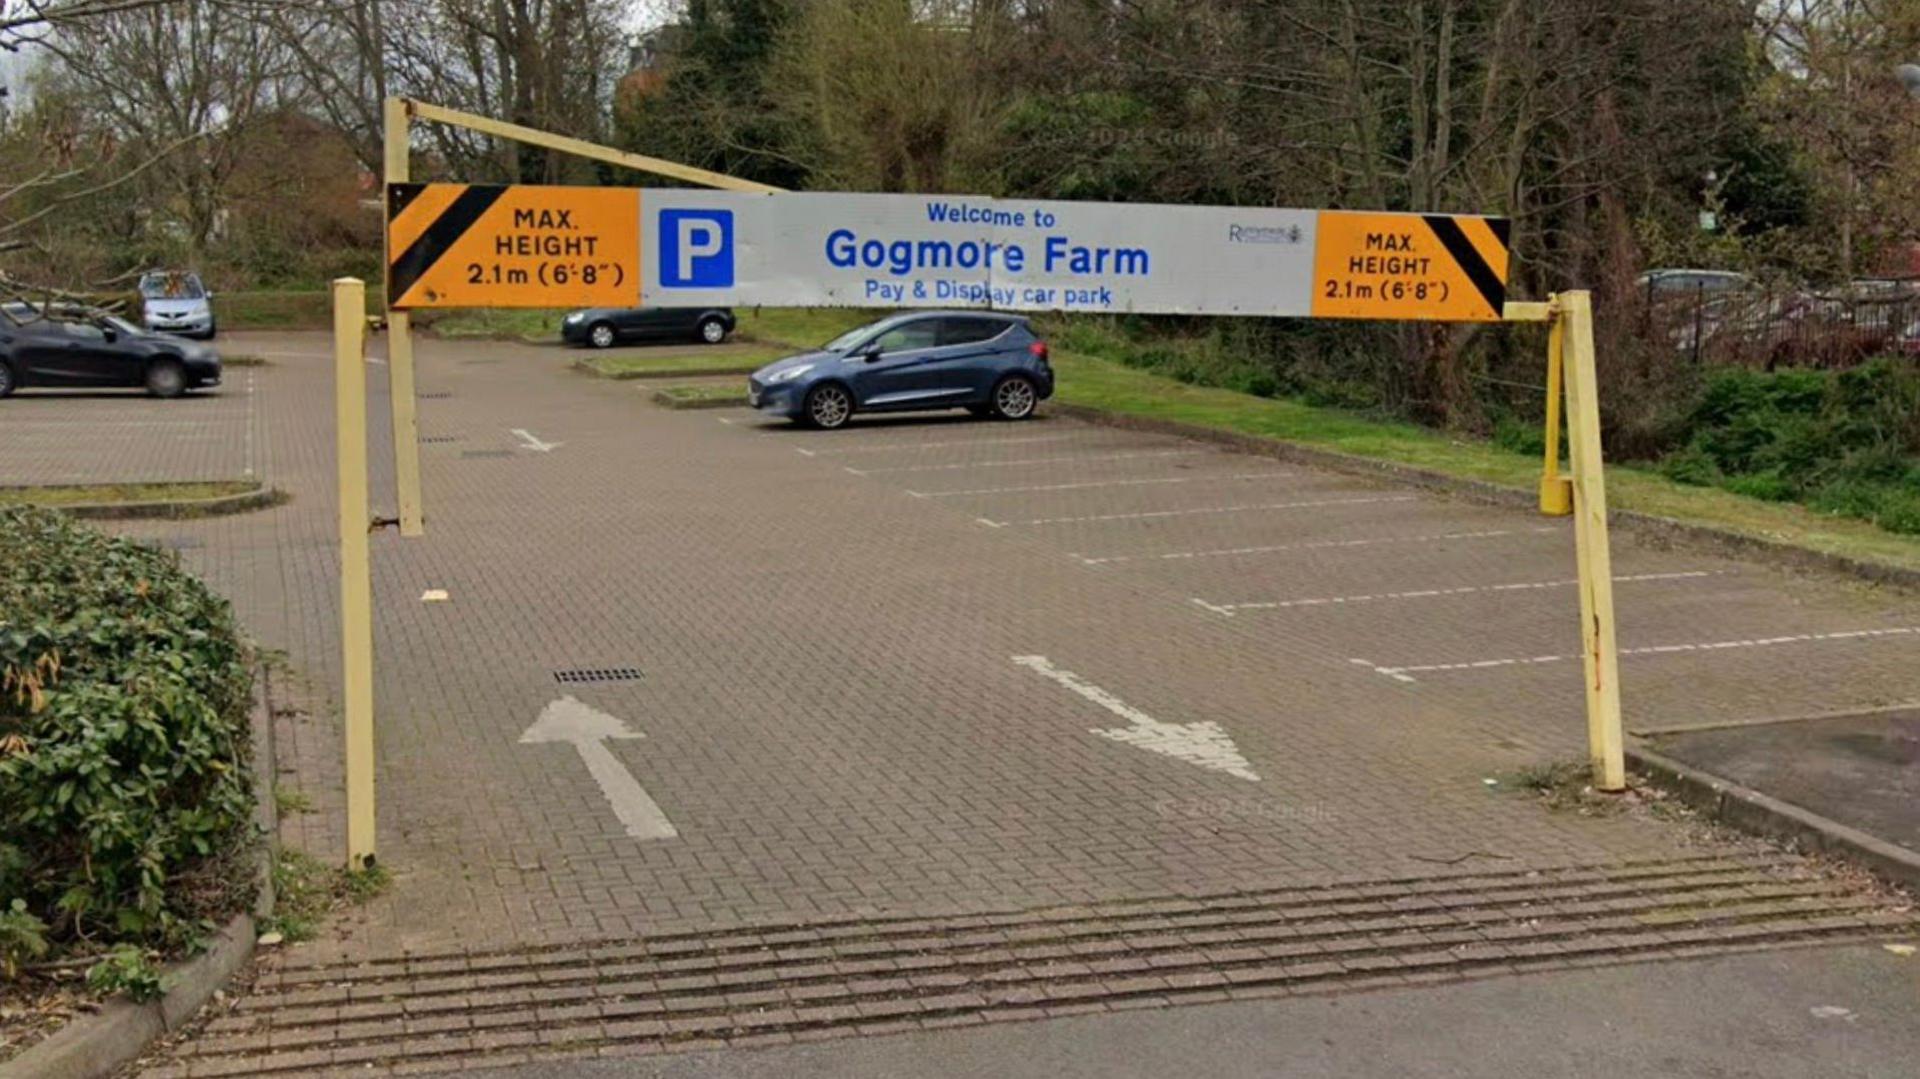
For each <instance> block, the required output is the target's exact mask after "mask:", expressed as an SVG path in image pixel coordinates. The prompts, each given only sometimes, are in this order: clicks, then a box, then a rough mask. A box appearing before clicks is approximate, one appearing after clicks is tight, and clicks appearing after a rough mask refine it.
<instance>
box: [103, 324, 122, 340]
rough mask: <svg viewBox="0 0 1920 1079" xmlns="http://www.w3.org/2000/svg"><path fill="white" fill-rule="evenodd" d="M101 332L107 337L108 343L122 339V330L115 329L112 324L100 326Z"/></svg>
mask: <svg viewBox="0 0 1920 1079" xmlns="http://www.w3.org/2000/svg"><path fill="white" fill-rule="evenodd" d="M100 334H101V336H103V337H105V338H106V339H107V343H108V344H112V343H113V342H115V341H118V340H120V331H119V330H116V329H114V328H113V327H112V326H102V327H100Z"/></svg>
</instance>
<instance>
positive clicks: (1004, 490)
mask: <svg viewBox="0 0 1920 1079" xmlns="http://www.w3.org/2000/svg"><path fill="white" fill-rule="evenodd" d="M1291 475H1293V473H1291V472H1235V473H1232V474H1230V475H1225V476H1166V477H1163V478H1160V479H1151V480H1090V481H1088V482H1085V483H1042V484H1038V485H1036V486H1032V487H974V488H970V489H968V490H965V491H908V492H907V493H908V494H910V495H912V496H913V497H915V498H956V497H958V496H960V495H1010V494H1019V493H1021V492H1025V491H1083V490H1086V489H1088V488H1091V487H1139V486H1142V485H1144V484H1149V483H1195V482H1198V481H1201V480H1263V479H1269V478H1272V477H1274V476H1291Z"/></svg>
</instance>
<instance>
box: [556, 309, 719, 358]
mask: <svg viewBox="0 0 1920 1079" xmlns="http://www.w3.org/2000/svg"><path fill="white" fill-rule="evenodd" d="M732 332H733V310H732V309H731V308H727V307H590V308H588V309H586V310H585V311H575V312H574V313H573V314H571V315H568V316H567V317H566V318H565V319H563V320H561V323H560V339H561V340H563V341H565V342H566V343H567V344H569V345H591V346H593V347H594V348H612V347H613V346H614V345H616V344H618V343H619V342H621V341H640V340H654V341H704V342H706V343H707V344H709V345H717V344H719V343H720V342H722V341H725V340H726V339H727V335H728V334H730V333H732Z"/></svg>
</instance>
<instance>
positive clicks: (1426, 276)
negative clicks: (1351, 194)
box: [1313, 210, 1509, 322]
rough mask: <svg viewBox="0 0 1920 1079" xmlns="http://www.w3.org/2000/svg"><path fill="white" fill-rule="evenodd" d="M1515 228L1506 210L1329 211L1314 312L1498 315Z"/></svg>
mask: <svg viewBox="0 0 1920 1079" xmlns="http://www.w3.org/2000/svg"><path fill="white" fill-rule="evenodd" d="M1508 232H1509V222H1508V221H1507V219H1506V218H1504V217H1470V216H1461V215H1453V214H1370V213H1349V212H1347V211H1344V210H1323V211H1321V213H1320V222H1319V226H1318V229H1317V235H1316V237H1315V241H1314V256H1313V317H1314V318H1372V319H1400V320H1415V321H1429V322H1498V321H1500V319H1501V317H1502V311H1503V309H1504V308H1505V307H1506V302H1507V262H1508V257H1507V236H1508Z"/></svg>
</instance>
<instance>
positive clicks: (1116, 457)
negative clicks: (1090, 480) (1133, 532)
mask: <svg viewBox="0 0 1920 1079" xmlns="http://www.w3.org/2000/svg"><path fill="white" fill-rule="evenodd" d="M1206 452H1208V451H1206V450H1143V451H1141V452H1139V453H1076V454H1072V455H1070V456H1066V457H1022V458H1019V459H1017V460H1012V461H955V462H951V463H948V464H944V465H898V466H894V467H890V468H854V467H852V466H846V465H843V466H842V467H843V468H846V470H847V471H848V472H851V473H853V474H854V475H856V476H874V475H879V474H880V473H883V472H951V471H953V470H954V469H957V468H1012V467H1014V466H1016V465H1050V464H1058V463H1060V462H1061V461H1089V462H1095V461H1123V460H1127V459H1130V458H1136V457H1192V456H1195V455H1197V454H1202V453H1206Z"/></svg>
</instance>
